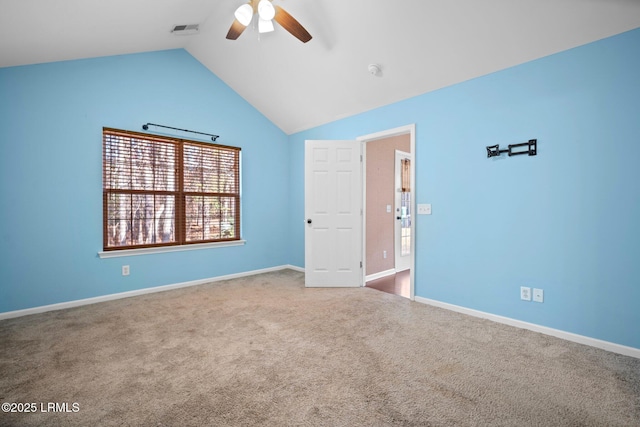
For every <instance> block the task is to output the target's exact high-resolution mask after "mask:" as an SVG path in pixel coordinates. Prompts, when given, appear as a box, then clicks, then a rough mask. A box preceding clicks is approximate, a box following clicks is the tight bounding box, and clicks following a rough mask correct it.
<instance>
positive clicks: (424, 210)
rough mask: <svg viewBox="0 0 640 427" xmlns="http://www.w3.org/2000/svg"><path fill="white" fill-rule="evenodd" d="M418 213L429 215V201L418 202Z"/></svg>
mask: <svg viewBox="0 0 640 427" xmlns="http://www.w3.org/2000/svg"><path fill="white" fill-rule="evenodd" d="M418 215H431V203H419V204H418Z"/></svg>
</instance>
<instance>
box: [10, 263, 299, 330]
mask: <svg viewBox="0 0 640 427" xmlns="http://www.w3.org/2000/svg"><path fill="white" fill-rule="evenodd" d="M285 269H291V270H296V271H304V269H300V267H295V266H292V265H280V266H277V267H269V268H263V269H259V270H252V271H246V272H242V273H234V274H227V275H225V276H217V277H210V278H207V279H198V280H191V281H189V282H182V283H174V284H171V285H163V286H155V287H152V288H143V289H136V290H134V291H127V292H118V293H116V294H109V295H102V296H99V297H93V298H84V299H79V300H74V301H68V302H61V303H57V304H49V305H42V306H39V307H32V308H25V309H22V310H14V311H5V312H3V313H0V320H4V319H12V318H14V317H22V316H29V315H31V314H38V313H45V312H47V311H55V310H64V309H66V308H73V307H80V306H83V305H89V304H97V303H100V302H105V301H113V300H117V299H122V298H129V297H135V296H138V295H145V294H152V293H155V292H163V291H170V290H172V289H180V288H187V287H189V286H197V285H203V284H205V283H211V282H219V281H221V280H229V279H236V278H239V277H246V276H254V275H256V274H262V273H269V272H272V271H279V270H285Z"/></svg>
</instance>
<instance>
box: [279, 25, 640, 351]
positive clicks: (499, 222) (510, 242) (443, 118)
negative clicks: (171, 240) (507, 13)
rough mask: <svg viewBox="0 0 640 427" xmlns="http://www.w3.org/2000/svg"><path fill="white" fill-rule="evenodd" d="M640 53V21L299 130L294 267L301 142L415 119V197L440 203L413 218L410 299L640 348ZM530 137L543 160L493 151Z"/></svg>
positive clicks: (298, 255) (299, 227)
mask: <svg viewBox="0 0 640 427" xmlns="http://www.w3.org/2000/svg"><path fill="white" fill-rule="evenodd" d="M638 52H640V29H639V30H634V31H631V32H627V33H624V34H621V35H618V36H615V37H612V38H608V39H605V40H601V41H598V42H595V43H592V44H589V45H585V46H582V47H579V48H576V49H572V50H569V51H565V52H562V53H559V54H556V55H552V56H549V57H545V58H543V59H540V60H536V61H533V62H529V63H526V64H523V65H520V66H517V67H513V68H510V69H507V70H504V71H501V72H497V73H494V74H491V75H487V76H484V77H481V78H477V79H474V80H471V81H467V82H464V83H461V84H458V85H455V86H451V87H448V88H445V89H442V90H438V91H435V92H431V93H427V94H425V95H422V96H418V97H415V98H411V99H408V100H406V101H403V102H398V103H395V104H392V105H389V106H386V107H383V108H379V109H376V110H373V111H370V112H367V113H363V114H360V115H357V116H353V117H350V118H347V119H344V120H340V121H337V122H333V123H330V124H327V125H324V126H320V127H318V128H314V129H311V130H309V131H305V132H301V133H298V134H295V135H292V136H291V137H290V138H289V139H290V153H291V154H290V156H291V157H290V159H291V160H290V161H291V164H290V174H291V176H290V189H291V193H292V198H293V205H292V207H291V217H290V221H289V222H290V224H292V225H291V231H290V233H291V235H292V237H293V238H292V241H293V242H294V246H293V247H292V248H291V253H290V259H291V261H290V263H291V264H294V265H298V266H303V265H304V225H303V221H302V220H303V218H304V194H303V190H304V188H303V181H304V174H303V172H304V171H303V166H302V163H303V158H304V140H305V139H347V138H355V137H357V136H360V135H366V134H370V133H373V132H378V131H381V130H386V129H391V128H394V127H397V126H402V125H406V124H409V123H415V124H416V153H415V154H416V181H417V183H416V187H417V188H416V190H417V194H416V200H417V202H418V203H432V204H433V215H431V216H418V217H416V232H417V238H416V272H415V278H416V280H415V285H416V295H417V296H421V297H425V298H431V299H435V300H438V301H443V302H446V303H450V304H455V305H459V306H463V307H468V308H472V309H476V310H480V311H484V312H489V313H493V314H497V315H501V316H506V317H510V318H514V319H519V320H522V321H526V322H531V323H535V324H539V325H544V326H548V327H551V328H556V329H560V330H564V331H568V332H573V333H576V334H580V335H585V336H589V337H592V338H597V339H602V340H606V341H610V342H614V343H618V344H622V345H627V346H631V347H636V348H640V332H639V331H638V325H640V163H639V162H640V79H639V78H638V75H639V74H638V70H640V55H639V54H638ZM531 138H537V139H538V155H537V156H536V157H529V156H517V157H511V158H508V157H506V156H505V155H503V156H502V157H501V158H499V159H497V158H496V159H487V156H486V150H485V146H487V145H494V144H500V145H501V146H502V147H506V146H507V145H508V144H510V143H518V142H523V141H527V140H528V139H531ZM520 286H530V287H539V288H542V289H544V292H545V295H544V296H545V301H544V303H542V304H539V303H534V302H525V301H521V300H520V294H519V292H520Z"/></svg>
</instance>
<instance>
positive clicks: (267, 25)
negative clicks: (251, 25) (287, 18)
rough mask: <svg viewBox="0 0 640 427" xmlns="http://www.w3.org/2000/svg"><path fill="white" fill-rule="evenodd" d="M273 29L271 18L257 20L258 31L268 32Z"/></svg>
mask: <svg viewBox="0 0 640 427" xmlns="http://www.w3.org/2000/svg"><path fill="white" fill-rule="evenodd" d="M272 31H274V28H273V22H272V21H271V20H266V19H262V18H260V19H259V20H258V32H259V33H270V32H272Z"/></svg>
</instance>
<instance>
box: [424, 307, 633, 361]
mask: <svg viewBox="0 0 640 427" xmlns="http://www.w3.org/2000/svg"><path fill="white" fill-rule="evenodd" d="M416 302H419V303H422V304H428V305H432V306H434V307H439V308H444V309H445V310H451V311H455V312H458V313H462V314H468V315H470V316H474V317H479V318H481V319H487V320H491V321H494V322H497V323H503V324H505V325H509V326H514V327H516V328H520V329H528V330H530V331H533V332H539V333H541V334H545V335H551V336H554V337H556V338H561V339H564V340H567V341H572V342H575V343H578V344H584V345H588V346H590V347H596V348H600V349H602V350H607V351H611V352H613V353H618V354H622V355H625V356H630V357H635V358H637V359H640V348H635V347H628V346H625V345H621V344H616V343H612V342H609V341H603V340H599V339H596V338H591V337H587V336H584V335H578V334H574V333H572V332H566V331H562V330H560V329H554V328H549V327H547V326H542V325H536V324H535V323H529V322H523V321H522V320H516V319H512V318H510V317H504V316H498V315H496V314H491V313H486V312H484V311H479V310H473V309H471V308H466V307H461V306H459V305H454V304H449V303H446V302H441V301H436V300H432V299H429V298H423V297H418V296H417V297H416Z"/></svg>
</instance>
